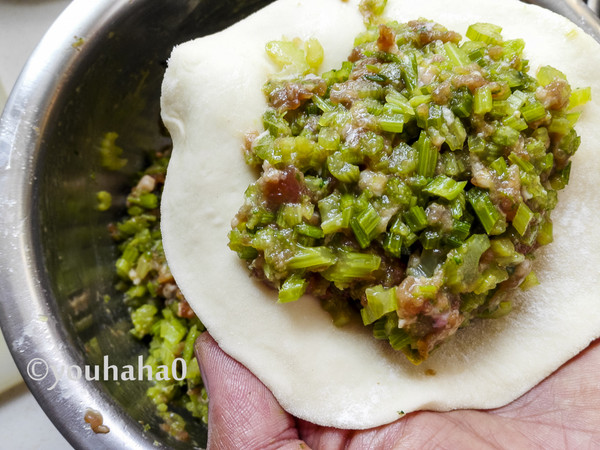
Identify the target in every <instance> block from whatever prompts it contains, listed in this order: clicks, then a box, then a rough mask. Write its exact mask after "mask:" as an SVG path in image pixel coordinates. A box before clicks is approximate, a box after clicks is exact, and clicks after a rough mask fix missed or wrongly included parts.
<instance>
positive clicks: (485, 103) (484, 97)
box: [473, 84, 494, 114]
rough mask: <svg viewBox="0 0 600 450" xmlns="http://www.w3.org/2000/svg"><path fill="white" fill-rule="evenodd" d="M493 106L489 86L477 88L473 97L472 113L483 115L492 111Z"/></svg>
mask: <svg viewBox="0 0 600 450" xmlns="http://www.w3.org/2000/svg"><path fill="white" fill-rule="evenodd" d="M493 105H494V102H493V99H492V91H491V89H490V87H489V85H487V84H486V85H484V86H482V87H480V88H477V90H476V91H475V95H474V96H473V112H474V113H475V114H485V113H488V112H490V111H491V110H492V107H493Z"/></svg>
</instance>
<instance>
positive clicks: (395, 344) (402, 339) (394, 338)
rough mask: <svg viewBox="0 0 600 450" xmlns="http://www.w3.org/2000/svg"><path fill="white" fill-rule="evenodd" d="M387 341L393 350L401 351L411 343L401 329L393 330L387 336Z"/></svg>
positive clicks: (407, 335)
mask: <svg viewBox="0 0 600 450" xmlns="http://www.w3.org/2000/svg"><path fill="white" fill-rule="evenodd" d="M389 340H390V345H391V346H392V348H393V349H394V350H402V349H404V348H406V347H407V346H408V345H409V344H410V343H411V338H410V336H409V334H408V333H407V332H406V331H405V330H404V329H402V328H395V329H393V330H392V332H391V333H390V335H389ZM413 363H414V361H413Z"/></svg>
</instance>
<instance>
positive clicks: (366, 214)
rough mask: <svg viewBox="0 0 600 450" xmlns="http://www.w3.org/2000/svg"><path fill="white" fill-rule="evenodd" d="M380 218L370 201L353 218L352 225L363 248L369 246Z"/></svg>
mask: <svg viewBox="0 0 600 450" xmlns="http://www.w3.org/2000/svg"><path fill="white" fill-rule="evenodd" d="M380 220H381V218H380V217H379V214H378V213H377V211H376V210H375V208H374V207H373V205H371V204H370V203H369V204H368V206H367V207H366V208H365V209H364V210H363V211H361V212H360V213H359V214H358V215H357V216H356V217H354V218H353V219H352V220H351V222H350V226H351V228H352V231H353V232H354V236H355V237H356V240H357V241H358V244H359V245H360V246H361V248H367V247H368V245H369V243H370V242H371V240H372V239H373V237H374V232H375V230H376V229H377V226H378V225H379V222H380Z"/></svg>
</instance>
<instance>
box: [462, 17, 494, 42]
mask: <svg viewBox="0 0 600 450" xmlns="http://www.w3.org/2000/svg"><path fill="white" fill-rule="evenodd" d="M501 32H502V27H500V26H498V25H494V24H491V23H483V22H478V23H474V24H473V25H470V26H469V28H467V33H466V36H467V37H468V38H469V39H471V40H472V41H481V42H485V43H486V44H500V43H501V42H502V35H501V34H500V33H501Z"/></svg>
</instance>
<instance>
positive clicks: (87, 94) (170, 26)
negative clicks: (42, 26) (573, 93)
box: [0, 0, 600, 449]
mask: <svg viewBox="0 0 600 450" xmlns="http://www.w3.org/2000/svg"><path fill="white" fill-rule="evenodd" d="M529 2H530V3H537V4H541V5H542V6H545V7H549V8H550V9H554V10H555V11H557V12H559V13H562V14H564V15H567V16H568V17H569V18H571V19H572V20H574V21H576V22H577V23H578V24H580V25H582V26H583V27H584V28H585V29H586V30H587V31H589V32H591V33H593V34H594V35H595V36H596V38H598V36H600V33H598V22H597V20H596V19H595V18H594V17H593V16H592V14H591V12H590V11H589V10H588V9H587V8H586V7H585V5H584V4H583V3H582V2H581V1H580V0H566V1H563V0H539V1H529ZM266 3H269V0H219V1H215V0H170V1H156V0H94V1H90V0H75V1H74V2H73V3H72V4H71V5H70V6H69V7H68V8H67V10H66V11H65V12H64V14H62V15H61V17H60V18H59V19H58V21H57V22H56V23H55V24H54V25H53V27H52V28H51V29H50V30H49V32H48V33H47V35H46V36H45V37H44V39H43V40H42V42H41V43H40V45H39V47H38V48H37V49H36V51H35V52H34V54H33V55H32V57H31V59H30V60H29V62H28V63H27V65H26V67H25V69H24V71H23V73H22V75H21V77H20V78H19V80H18V82H17V84H16V86H15V88H14V90H13V92H12V94H11V96H10V98H9V100H8V103H7V105H6V108H5V111H4V114H3V116H2V118H1V121H0V274H1V278H0V299H1V302H0V320H1V324H2V329H3V332H4V334H5V338H6V340H7V342H8V344H9V346H10V348H11V351H12V353H13V356H14V358H15V360H16V362H17V365H18V367H19V369H20V370H21V373H22V374H23V377H24V379H25V380H26V381H27V383H28V385H29V388H30V390H31V391H32V392H33V394H34V395H35V397H36V398H37V400H38V401H39V403H40V404H41V406H42V407H43V408H44V410H45V411H46V413H47V414H48V416H49V417H50V418H51V419H52V421H53V422H54V423H55V425H56V426H57V427H58V429H59V430H60V431H61V432H62V433H63V434H64V436H65V437H66V438H67V439H68V441H69V442H70V443H71V444H72V445H73V446H75V447H77V448H94V449H100V448H144V447H148V448H155V447H156V446H163V447H175V448H177V447H188V446H189V445H190V444H185V445H182V444H181V443H179V442H177V441H175V440H173V439H172V438H170V437H169V436H168V435H167V433H164V432H162V431H161V429H160V426H159V425H160V420H159V419H158V418H157V416H156V415H155V413H154V406H153V405H152V404H151V403H150V402H149V401H148V400H147V398H146V396H145V390H146V388H147V387H148V384H147V383H145V382H141V381H86V379H85V376H82V375H80V376H77V371H76V370H75V371H72V372H71V373H70V377H69V374H68V373H66V372H65V373H64V374H63V377H62V379H61V380H60V381H59V382H58V383H56V386H54V387H53V384H55V379H54V378H53V376H52V375H49V376H47V377H45V378H44V379H43V380H35V379H33V378H35V377H38V378H39V376H40V375H42V374H43V370H44V366H43V365H33V364H32V361H37V362H38V363H40V361H41V360H44V361H45V362H46V363H47V364H49V365H53V367H55V368H58V369H61V368H62V369H63V370H69V368H73V367H79V368H81V369H82V370H83V369H84V368H85V367H86V366H94V365H99V366H100V367H103V364H104V357H105V356H107V357H108V358H109V364H110V365H114V366H117V367H124V366H126V365H134V366H136V365H137V361H138V357H139V355H141V354H144V346H143V345H141V344H140V343H139V342H138V341H136V340H135V339H133V338H131V337H130V335H129V333H128V330H129V328H130V324H129V319H128V313H127V311H126V308H125V307H124V305H123V303H122V301H121V300H120V297H119V293H118V292H116V291H115V289H114V287H113V285H114V281H115V280H114V271H113V267H114V260H115V256H116V250H115V247H114V244H113V242H112V241H111V239H110V237H109V236H108V233H107V224H108V223H109V222H111V221H114V220H116V219H118V218H119V215H120V214H121V213H122V212H123V205H124V199H125V196H126V193H127V191H128V187H129V183H130V180H131V176H132V174H134V173H135V172H136V171H137V170H139V168H140V167H141V166H142V164H143V154H144V151H145V150H148V149H155V148H157V147H161V146H163V145H164V144H165V143H166V141H165V137H164V136H163V135H162V133H161V127H160V120H159V103H158V99H159V94H160V83H161V79H162V75H163V71H164V68H165V61H166V59H167V57H168V55H169V53H170V51H171V48H172V47H173V45H174V44H177V43H179V42H183V41H185V40H188V39H190V38H192V37H196V36H200V35H204V34H209V33H212V32H215V31H217V30H219V29H222V28H224V27H225V26H227V25H228V24H230V23H233V22H234V21H236V20H239V19H241V18H242V17H244V16H246V15H248V14H249V13H250V12H252V11H254V10H256V9H258V8H260V7H261V6H263V5H264V4H266ZM80 38H81V39H82V40H80ZM223 56H224V57H225V58H226V57H227V55H226V54H225V53H224V55H223ZM109 131H115V132H117V133H118V134H119V145H120V146H121V147H123V148H124V149H125V152H126V154H125V155H123V156H124V157H125V158H127V160H128V161H129V162H128V164H127V166H126V168H125V170H123V171H121V172H111V171H107V170H105V169H103V168H102V167H101V164H100V157H99V153H98V146H99V143H100V141H101V139H102V137H103V135H104V134H105V133H106V132H109ZM99 190H108V191H110V192H112V193H113V196H114V198H115V202H116V204H117V206H119V205H120V206H121V208H119V207H116V208H112V209H111V211H110V212H99V211H97V210H96V209H95V204H96V197H95V194H96V192H97V191H99ZM105 295H108V296H109V297H110V298H111V299H110V300H109V301H108V302H106V301H105V300H104V296H105ZM36 358H40V360H36ZM40 364H41V363H40ZM28 369H29V371H30V373H29V374H28ZM88 408H92V409H95V410H97V411H99V412H101V413H102V415H103V416H104V423H105V424H106V425H108V426H109V427H110V432H109V433H108V434H102V435H99V434H95V433H94V432H93V431H92V430H91V429H90V427H89V425H87V424H86V423H85V422H84V414H85V412H86V410H87V409H88ZM145 425H149V427H145ZM189 431H190V432H191V435H192V444H193V445H197V446H202V445H203V443H204V442H205V440H206V429H205V428H204V427H203V426H200V425H196V426H190V427H189Z"/></svg>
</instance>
